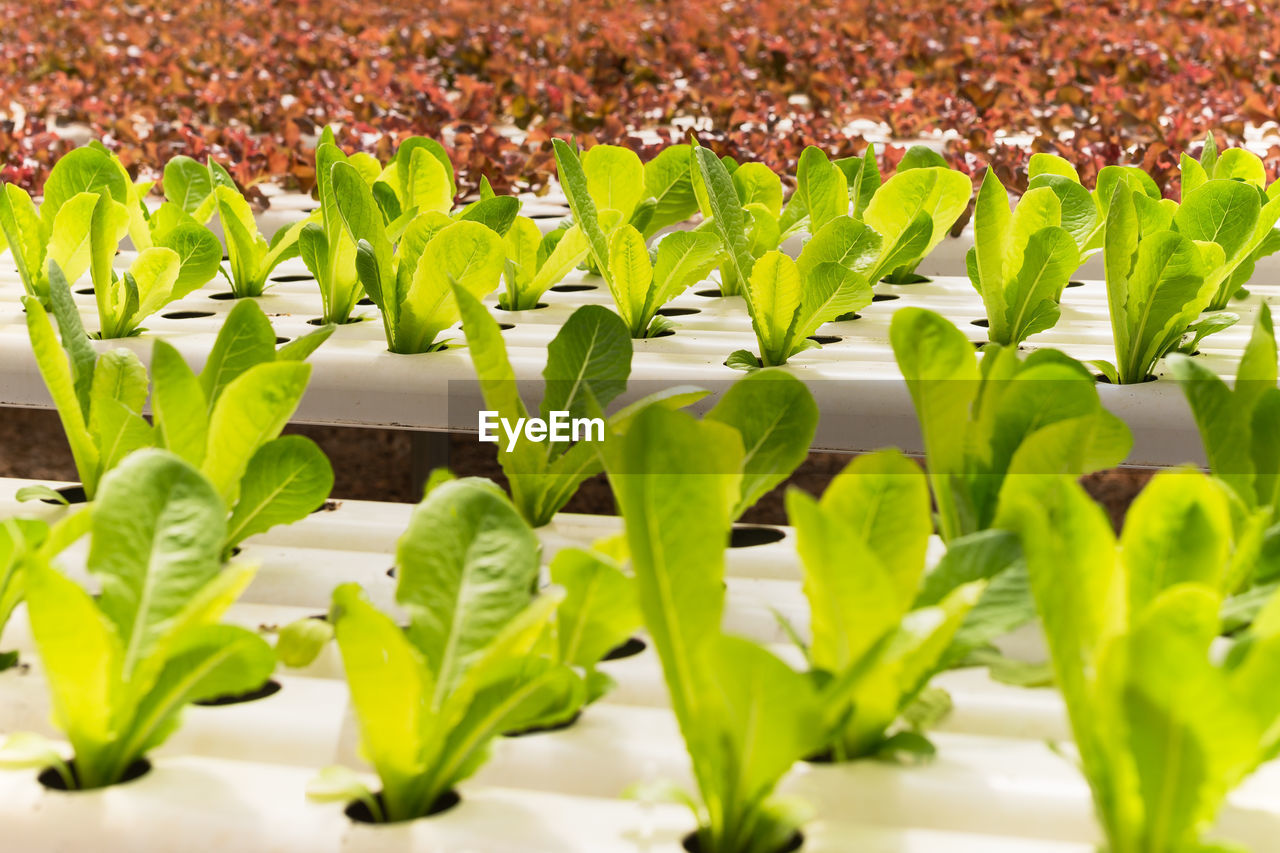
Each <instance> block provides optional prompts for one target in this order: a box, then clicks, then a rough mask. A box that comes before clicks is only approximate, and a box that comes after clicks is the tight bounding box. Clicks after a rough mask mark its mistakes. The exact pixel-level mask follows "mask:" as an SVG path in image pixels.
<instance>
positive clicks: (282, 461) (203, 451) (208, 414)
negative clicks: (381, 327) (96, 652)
mask: <svg viewBox="0 0 1280 853" xmlns="http://www.w3.org/2000/svg"><path fill="white" fill-rule="evenodd" d="M49 279H50V285H51V287H50V291H51V296H52V301H53V312H54V316H55V317H56V319H57V325H58V327H59V329H60V331H61V335H62V345H61V346H60V345H59V344H58V339H57V337H56V335H55V332H54V326H53V322H52V321H51V320H50V317H49V315H48V313H46V312H45V310H44V308H43V307H41V305H40V303H39V301H38V300H36V299H35V298H34V297H30V296H27V297H23V305H24V307H25V308H26V311H27V331H28V333H29V334H30V336H31V344H32V347H33V349H34V350H35V356H36V364H37V367H38V368H39V370H40V374H41V376H42V377H43V378H44V381H45V384H46V386H48V388H49V393H50V395H51V396H52V397H53V401H54V405H55V406H56V407H57V409H58V418H59V419H60V420H61V422H62V426H63V429H64V430H65V432H66V434H67V442H68V443H69V444H70V446H71V453H72V457H73V458H74V459H75V463H76V470H77V471H78V472H79V474H80V478H81V484H82V485H83V487H84V491H85V494H86V496H88V497H89V498H90V499H93V498H95V496H96V495H97V491H98V485H99V483H100V482H101V480H102V478H103V477H104V475H105V474H106V473H107V472H108V471H110V470H111V469H113V468H115V467H116V466H118V465H119V464H120V463H121V460H123V459H124V458H125V457H126V456H128V455H129V454H131V453H132V452H134V451H135V450H138V449H140V448H144V447H160V448H164V449H166V450H169V451H172V452H173V453H174V454H176V455H177V456H179V457H181V458H182V459H184V460H186V461H187V462H188V463H190V464H191V465H193V466H197V467H198V468H199V469H200V470H201V471H202V472H203V473H204V475H205V476H207V477H208V478H209V480H210V482H212V483H213V485H214V487H215V488H216V489H217V493H218V495H219V497H220V498H221V500H222V501H223V502H224V503H225V504H226V505H227V507H229V508H230V510H231V519H230V522H229V524H228V525H224V527H225V528H226V531H227V541H226V543H225V547H226V548H227V549H228V550H229V549H231V548H232V547H234V546H235V545H236V544H238V543H239V542H241V541H243V540H244V539H245V538H246V537H248V536H251V535H253V534H255V533H260V532H262V531H264V530H266V529H268V528H270V527H274V526H275V525H277V524H284V523H290V522H293V521H297V520H298V519H300V518H304V517H305V516H306V515H307V514H308V513H310V512H311V511H312V510H314V509H315V508H316V507H317V506H319V505H320V504H321V503H323V502H324V499H325V498H326V497H327V496H328V494H329V490H330V489H331V488H332V487H333V469H332V467H331V466H330V465H329V461H328V459H327V458H326V457H325V455H324V453H323V452H322V451H321V450H320V448H319V447H317V446H316V445H315V443H314V442H312V441H311V440H310V439H308V438H305V437H302V436H283V437H282V436H280V431H281V430H282V429H283V428H284V425H285V424H286V423H287V422H288V420H289V417H290V416H291V415H292V414H293V412H294V410H295V409H296V408H297V405H298V402H299V400H301V398H302V394H303V392H304V391H305V390H306V387H307V382H308V380H309V378H310V375H311V367H310V365H308V364H306V363H305V362H304V359H305V358H306V357H307V356H308V355H310V354H311V353H312V352H313V351H314V350H315V349H316V347H318V346H319V345H320V344H321V343H322V342H324V340H325V339H327V338H328V337H329V335H330V334H331V333H332V332H333V327H331V326H329V327H325V328H322V329H320V330H318V331H316V332H313V333H311V334H310V335H306V336H304V337H302V338H298V339H297V340H294V341H291V342H290V343H288V344H286V345H284V346H283V347H281V348H280V349H278V350H277V349H276V346H275V332H274V331H273V330H272V328H271V323H270V321H268V320H267V317H266V315H265V314H263V313H262V309H261V308H259V307H258V306H257V305H256V304H254V303H253V302H241V303H239V304H237V305H236V306H235V308H233V309H232V311H231V313H230V314H228V315H227V320H226V323H225V324H224V325H223V327H222V329H221V330H220V331H219V333H218V337H217V338H216V339H215V341H214V344H213V348H212V350H210V353H209V358H208V361H207V362H206V363H205V368H204V370H203V372H201V373H200V375H199V376H197V375H196V374H195V373H194V372H192V370H191V368H190V367H189V366H188V365H187V363H186V362H185V361H184V360H183V359H182V356H180V355H179V354H178V351H177V350H175V349H174V348H173V347H172V346H171V345H170V344H168V343H166V342H164V341H161V340H157V341H156V342H155V344H154V348H153V349H152V358H151V376H150V383H149V382H148V376H147V369H146V368H145V367H144V366H143V364H142V362H141V360H140V359H139V358H138V357H137V356H136V355H134V354H133V353H132V352H131V351H129V350H126V349H114V350H110V351H108V352H106V353H103V354H102V355H98V354H97V353H96V352H95V351H94V350H93V348H92V347H91V346H90V345H89V341H88V338H87V337H86V336H85V334H84V329H83V328H82V327H81V326H80V319H79V315H78V314H77V313H76V309H75V306H74V304H72V302H71V294H70V291H69V290H68V289H67V284H66V281H65V280H64V279H63V278H62V275H61V273H59V272H58V270H57V267H51V268H50V271H49ZM149 384H150V385H151V389H150V390H151V407H152V413H153V422H152V423H148V422H147V420H146V419H145V418H144V417H143V416H142V408H143V405H144V404H145V403H146V400H147V396H148V395H147V392H148V385H149Z"/></svg>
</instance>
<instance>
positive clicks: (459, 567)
mask: <svg viewBox="0 0 1280 853" xmlns="http://www.w3.org/2000/svg"><path fill="white" fill-rule="evenodd" d="M539 551H540V549H539V545H538V539H537V537H536V536H535V535H534V533H533V531H532V530H531V529H530V528H529V526H528V525H527V524H525V522H524V521H523V519H521V518H520V515H519V513H517V512H516V510H515V508H514V507H513V506H512V505H511V503H510V502H509V501H508V500H507V499H506V497H505V496H503V495H502V493H501V492H499V491H498V489H497V488H496V487H495V486H493V484H491V483H481V482H476V481H474V480H455V481H452V482H447V483H444V484H442V485H440V486H438V487H437V488H435V489H434V490H432V492H431V493H430V494H429V495H428V496H427V497H426V498H425V499H424V500H423V501H422V503H420V504H419V505H418V506H417V508H416V509H415V510H414V512H413V517H412V518H411V520H410V522H409V527H408V529H407V530H406V531H405V533H404V535H403V536H402V537H401V539H400V543H399V545H398V547H397V549H396V565H397V569H398V571H397V584H396V601H397V603H398V604H399V605H400V606H401V607H403V608H404V609H405V610H406V611H407V612H408V615H409V627H408V628H407V629H402V628H401V627H399V626H398V625H397V624H396V623H395V621H394V620H393V619H392V618H391V617H390V616H387V615H386V614H384V613H382V612H380V611H379V610H377V609H376V608H375V607H374V606H373V605H372V604H371V603H370V602H369V600H368V599H367V598H366V597H365V595H364V593H363V592H362V591H361V589H360V587H359V586H357V585H355V584H343V585H342V586H340V587H338V588H337V589H336V590H335V591H334V594H333V610H332V613H331V614H330V619H331V621H332V622H333V625H334V631H335V633H336V636H337V641H338V647H339V649H340V650H341V652H342V661H343V666H344V668H345V670H346V675H347V684H348V686H349V687H350V690H351V702H352V706H353V707H354V709H355V713H356V717H357V719H358V721H359V725H360V739H361V744H362V747H363V755H364V757H365V758H366V759H367V760H368V761H369V763H370V764H372V765H373V768H374V770H375V772H377V774H378V777H379V778H380V779H381V781H382V790H381V791H380V792H379V793H377V794H374V793H372V792H371V791H370V790H369V789H368V788H367V787H365V786H364V784H363V783H362V782H361V781H360V780H359V779H358V778H356V777H355V775H354V774H352V773H350V772H349V771H344V770H343V769H342V768H336V769H335V768H331V769H329V770H327V771H324V772H322V773H321V774H320V776H319V777H318V778H317V779H316V780H315V781H314V782H313V783H312V784H311V786H310V787H309V789H308V794H309V795H310V796H312V797H313V798H316V799H324V800H359V801H360V802H362V803H363V804H364V805H365V807H366V808H367V809H368V812H369V816H370V818H371V819H373V820H376V821H379V822H383V821H385V822H393V821H404V820H413V819H414V818H419V817H423V816H426V815H428V814H431V813H432V812H433V810H435V809H439V808H440V807H441V806H442V805H443V803H444V801H445V798H446V797H447V795H448V794H449V793H450V792H452V791H454V789H455V788H456V786H457V785H458V784H459V783H460V782H461V781H462V780H464V779H466V778H467V777H468V776H470V775H471V774H473V773H474V772H475V771H476V770H477V769H478V768H479V767H480V765H481V764H482V763H483V762H484V759H485V753H486V751H487V748H488V745H489V743H490V742H491V741H492V740H493V738H495V737H497V736H498V735H500V734H501V733H502V732H504V731H512V730H517V729H521V728H527V727H530V726H534V725H538V724H540V723H542V722H543V721H544V720H545V719H546V715H547V713H548V711H549V710H550V711H552V712H553V713H554V714H559V713H560V712H561V711H562V709H563V704H562V700H563V695H564V693H565V691H566V689H568V687H570V686H571V685H573V684H574V683H575V680H576V679H577V675H576V674H575V673H574V672H573V671H572V670H571V669H570V668H568V667H566V666H562V665H560V664H557V663H555V662H553V661H551V660H550V659H548V658H547V657H545V656H541V655H538V654H536V653H535V647H536V646H537V645H538V643H539V641H540V639H541V638H542V637H544V636H545V635H546V632H547V631H548V624H549V622H550V620H551V618H552V615H553V613H554V610H555V608H556V606H557V603H558V600H559V598H560V594H558V593H548V594H543V595H535V594H534V592H533V589H534V586H535V584H536V583H537V579H538V564H539Z"/></svg>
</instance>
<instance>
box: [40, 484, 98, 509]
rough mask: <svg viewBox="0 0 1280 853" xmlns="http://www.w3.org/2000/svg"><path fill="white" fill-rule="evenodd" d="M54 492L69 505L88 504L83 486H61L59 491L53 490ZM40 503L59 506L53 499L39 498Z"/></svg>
mask: <svg viewBox="0 0 1280 853" xmlns="http://www.w3.org/2000/svg"><path fill="white" fill-rule="evenodd" d="M54 491H55V492H57V493H58V494H60V495H62V497H63V498H65V499H66V501H67V503H69V504H83V503H88V502H89V497H88V495H86V494H85V493H84V486H63V487H62V488H60V489H54ZM40 502H41V503H46V504H53V505H54V506H59V505H60V504H59V503H58V502H57V501H55V500H54V499H53V498H41V499H40Z"/></svg>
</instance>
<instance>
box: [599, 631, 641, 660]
mask: <svg viewBox="0 0 1280 853" xmlns="http://www.w3.org/2000/svg"><path fill="white" fill-rule="evenodd" d="M647 648H648V646H647V645H646V644H645V641H644V640H642V639H640V638H639V637H632V638H630V639H629V640H627V641H626V642H625V643H623V644H621V645H619V646H614V647H613V648H612V649H610V650H609V651H608V652H607V653H606V654H605V656H604V658H603V660H623V659H625V658H633V657H635V656H636V655H638V654H640V653H641V652H643V651H644V650H645V649H647Z"/></svg>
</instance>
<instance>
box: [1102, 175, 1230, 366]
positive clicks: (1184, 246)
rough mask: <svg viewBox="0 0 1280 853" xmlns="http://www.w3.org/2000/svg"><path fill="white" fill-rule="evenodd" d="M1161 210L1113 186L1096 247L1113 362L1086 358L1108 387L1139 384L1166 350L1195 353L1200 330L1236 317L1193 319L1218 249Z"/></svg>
mask: <svg viewBox="0 0 1280 853" xmlns="http://www.w3.org/2000/svg"><path fill="white" fill-rule="evenodd" d="M1160 210H1161V208H1155V209H1153V208H1151V207H1150V206H1149V205H1148V204H1147V203H1146V202H1145V197H1144V196H1142V195H1140V194H1137V193H1135V192H1133V191H1132V190H1130V189H1129V187H1128V186H1127V185H1125V184H1124V183H1119V184H1117V185H1116V188H1115V193H1114V196H1113V198H1112V201H1111V206H1110V209H1109V212H1108V215H1107V224H1106V228H1105V238H1104V248H1103V256H1104V258H1105V259H1106V280H1107V306H1108V309H1109V311H1110V314H1111V334H1112V337H1113V339H1114V341H1115V352H1116V361H1115V364H1112V363H1111V362H1107V361H1095V362H1092V364H1093V366H1094V367H1097V368H1098V369H1099V370H1101V371H1102V374H1103V375H1104V376H1106V377H1107V379H1108V380H1110V381H1111V382H1112V383H1113V384H1123V385H1130V384H1137V383H1139V382H1142V381H1143V380H1144V379H1145V377H1146V376H1147V375H1148V374H1150V373H1152V372H1153V370H1154V368H1155V365H1156V362H1158V361H1159V360H1160V359H1161V358H1163V357H1164V356H1165V355H1167V354H1168V353H1170V352H1173V351H1174V350H1180V351H1183V352H1188V353H1191V352H1195V351H1196V349H1197V348H1198V347H1199V344H1200V341H1201V339H1203V338H1204V337H1205V335H1208V334H1212V333H1213V332H1217V331H1221V330H1222V329H1224V328H1226V327H1228V326H1230V325H1232V324H1233V323H1235V321H1236V319H1237V318H1236V316H1235V315H1224V314H1210V315H1208V316H1206V317H1201V316H1200V315H1201V312H1203V311H1204V310H1205V309H1206V308H1207V307H1208V306H1209V302H1210V300H1211V299H1212V298H1213V294H1214V290H1215V287H1216V284H1215V282H1214V280H1213V278H1212V276H1211V272H1212V270H1213V269H1214V268H1215V267H1218V266H1221V264H1222V263H1223V260H1222V259H1223V256H1224V255H1223V248H1222V246H1221V245H1219V244H1218V243H1212V242H1199V241H1196V240H1192V239H1190V238H1188V237H1186V236H1184V235H1183V234H1181V233H1179V232H1178V231H1174V230H1171V229H1172V226H1173V224H1174V223H1173V219H1172V215H1170V216H1165V217H1162V216H1160V215H1159V212H1160Z"/></svg>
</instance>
